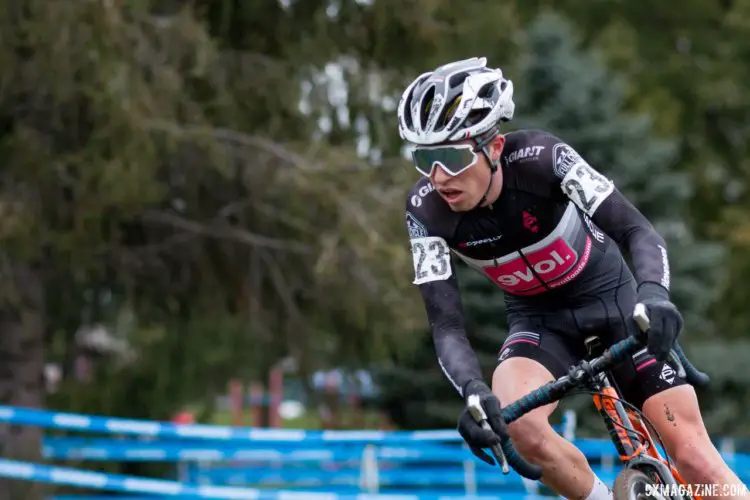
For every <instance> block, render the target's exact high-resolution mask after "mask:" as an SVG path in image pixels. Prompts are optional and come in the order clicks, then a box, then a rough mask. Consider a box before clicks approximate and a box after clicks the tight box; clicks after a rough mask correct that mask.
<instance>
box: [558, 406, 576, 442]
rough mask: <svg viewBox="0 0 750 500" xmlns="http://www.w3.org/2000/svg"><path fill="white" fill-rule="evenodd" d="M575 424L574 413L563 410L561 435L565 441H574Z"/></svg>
mask: <svg viewBox="0 0 750 500" xmlns="http://www.w3.org/2000/svg"><path fill="white" fill-rule="evenodd" d="M577 422H578V419H577V415H576V412H575V411H574V410H565V412H564V413H563V421H562V435H563V437H564V438H565V439H566V440H568V441H571V442H572V441H573V440H575V438H576V425H577Z"/></svg>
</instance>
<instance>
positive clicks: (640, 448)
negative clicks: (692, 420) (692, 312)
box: [468, 304, 709, 500]
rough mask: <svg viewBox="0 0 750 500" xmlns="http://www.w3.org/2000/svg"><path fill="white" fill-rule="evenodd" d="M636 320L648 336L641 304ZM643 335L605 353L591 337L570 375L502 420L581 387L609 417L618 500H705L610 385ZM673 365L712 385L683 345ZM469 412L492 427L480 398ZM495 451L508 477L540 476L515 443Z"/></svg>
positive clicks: (682, 374) (530, 397)
mask: <svg viewBox="0 0 750 500" xmlns="http://www.w3.org/2000/svg"><path fill="white" fill-rule="evenodd" d="M634 318H635V320H636V322H637V323H638V325H639V326H640V328H641V330H642V331H643V332H646V331H648V328H649V321H648V316H647V314H646V309H645V307H643V306H642V304H638V305H637V307H636V310H635V313H634ZM644 337H645V334H644V335H638V336H631V337H628V338H626V339H624V340H622V341H620V342H617V343H616V344H613V345H612V346H610V348H609V349H605V350H603V351H601V343H600V341H599V339H598V337H595V336H594V337H588V338H587V339H586V340H585V345H586V349H587V353H588V355H587V357H586V359H584V360H583V361H581V362H580V363H578V364H577V365H575V366H573V367H571V368H570V370H569V373H568V375H564V376H562V377H560V378H559V379H557V380H555V381H552V382H550V383H548V384H546V385H544V386H542V387H539V388H538V389H536V390H534V391H532V392H531V393H529V394H527V395H526V396H524V397H523V398H521V399H519V400H518V401H516V402H514V403H511V404H510V405H508V406H506V407H505V408H503V410H502V411H503V417H504V418H505V421H506V423H508V424H510V423H512V422H514V421H515V420H518V419H519V418H521V417H522V416H523V415H525V414H526V413H529V412H530V411H532V410H534V409H536V408H539V407H542V406H545V405H547V404H550V403H554V402H556V401H559V400H560V399H562V398H564V397H566V396H568V395H570V393H571V392H572V391H574V390H576V389H579V390H580V389H582V390H583V391H584V392H587V393H590V394H592V395H593V400H594V405H595V406H596V408H597V410H598V411H599V413H600V414H601V415H602V418H603V419H604V422H605V425H606V426H607V430H608V431H609V435H610V438H611V439H612V442H613V443H614V445H615V448H616V449H617V452H618V454H619V456H620V461H621V462H622V464H623V466H624V467H623V470H622V471H620V473H619V474H618V475H617V477H616V478H615V483H614V487H613V495H614V498H615V500H636V499H641V498H645V497H647V496H648V497H657V498H658V497H662V498H670V499H674V500H679V499H683V498H684V499H685V500H687V499H689V498H692V499H695V500H701V497H699V496H697V495H695V496H690V492H689V489H688V488H687V487H686V483H685V481H683V479H682V477H681V476H680V473H679V472H678V471H677V469H676V468H675V466H674V465H673V464H672V461H671V459H670V458H669V455H668V454H666V453H665V455H664V456H662V454H661V453H660V452H659V450H658V448H657V447H656V444H655V442H654V439H653V438H652V436H651V433H649V431H648V429H647V427H646V425H645V424H646V423H648V424H649V426H650V427H651V428H652V429H653V430H654V433H655V434H656V437H657V439H658V441H659V442H660V443H661V438H660V436H659V435H658V432H657V431H656V429H655V428H654V426H653V425H651V423H650V422H649V420H648V418H646V416H645V415H644V414H643V413H642V412H641V411H640V410H639V409H638V408H636V407H634V406H632V405H630V404H629V403H627V402H626V401H624V400H623V399H622V398H621V395H620V392H619V390H618V389H617V387H616V386H614V385H613V384H612V383H611V380H612V379H613V377H612V375H611V373H610V370H611V368H613V367H614V366H615V365H617V364H618V363H620V362H622V361H624V360H626V359H627V357H628V356H630V355H632V354H634V353H635V352H636V351H637V350H639V349H642V348H643V347H644V344H643V341H644V340H645V338H644ZM669 362H670V364H671V365H672V367H673V368H674V369H675V371H676V372H677V374H678V375H679V376H680V377H682V378H684V379H685V380H687V381H688V383H690V384H691V385H693V386H696V387H704V386H706V385H707V384H708V383H709V377H708V375H706V374H705V373H703V372H701V371H699V370H698V369H697V368H695V366H693V364H692V363H690V361H689V360H688V359H687V357H686V355H685V353H684V352H683V350H682V348H681V347H680V346H679V345H678V344H675V347H674V348H673V349H672V351H671V353H670V356H669ZM468 408H469V411H470V412H471V413H472V416H473V417H474V418H475V419H476V420H477V422H479V423H480V425H481V426H482V427H483V428H485V429H490V426H489V423H488V422H487V420H486V415H485V414H484V410H483V409H482V407H481V405H480V404H479V397H478V396H474V397H473V399H472V397H470V398H469V401H468ZM490 430H491V429H490ZM665 451H666V450H665ZM492 452H493V454H494V455H495V458H496V460H497V462H498V464H500V466H501V468H502V471H503V473H504V474H508V472H509V471H510V468H509V465H510V467H512V468H513V469H514V470H516V472H518V473H519V474H520V475H521V476H523V477H526V478H527V479H531V480H534V481H536V480H539V479H540V478H541V475H542V471H541V468H540V467H539V466H537V465H533V464H530V463H528V462H527V461H526V460H524V459H523V458H522V457H521V456H520V455H519V454H518V452H517V451H516V450H515V448H514V447H513V444H512V443H511V441H510V440H504V441H503V442H502V443H500V444H499V445H496V446H494V447H493V448H492ZM657 485H659V486H657ZM660 488H664V489H666V491H668V492H669V493H668V494H667V495H666V496H665V495H661V494H660V492H661V491H664V490H662V489H660ZM683 492H687V496H683V495H682V493H683Z"/></svg>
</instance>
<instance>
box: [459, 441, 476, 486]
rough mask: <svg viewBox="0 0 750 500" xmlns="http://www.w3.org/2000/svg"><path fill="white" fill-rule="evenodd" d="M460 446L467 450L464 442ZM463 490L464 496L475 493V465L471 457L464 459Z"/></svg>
mask: <svg viewBox="0 0 750 500" xmlns="http://www.w3.org/2000/svg"><path fill="white" fill-rule="evenodd" d="M461 447H462V448H463V449H464V450H467V451H468V450H469V447H468V446H467V445H466V443H464V444H463V445H462V446H461ZM464 490H465V491H466V496H473V495H476V494H477V465H476V463H474V460H473V459H472V458H467V459H465V460H464Z"/></svg>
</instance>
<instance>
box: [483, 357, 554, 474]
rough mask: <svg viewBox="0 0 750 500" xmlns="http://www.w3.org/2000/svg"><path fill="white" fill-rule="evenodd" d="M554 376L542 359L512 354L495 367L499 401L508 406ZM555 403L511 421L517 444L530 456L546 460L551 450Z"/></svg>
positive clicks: (494, 380) (495, 384) (526, 456)
mask: <svg viewBox="0 0 750 500" xmlns="http://www.w3.org/2000/svg"><path fill="white" fill-rule="evenodd" d="M552 380H554V377H553V376H552V374H551V373H550V372H549V370H547V369H546V368H545V367H544V366H542V365H541V364H540V363H539V362H537V361H534V360H532V359H528V358H522V357H517V358H510V359H506V360H505V361H503V362H502V363H500V365H498V367H497V368H496V369H495V373H494V375H493V377H492V390H493V392H494V393H495V395H496V396H497V397H498V399H500V404H501V405H503V406H507V405H508V404H510V403H513V402H514V401H516V400H518V399H520V398H521V397H523V396H525V395H527V394H529V393H530V392H531V391H533V390H534V389H537V388H538V387H541V386H542V385H544V384H546V383H547V382H550V381H552ZM556 406H557V403H552V404H549V405H547V406H543V407H541V408H537V409H536V410H533V411H531V412H529V413H527V414H526V415H524V416H523V417H521V418H520V419H518V420H516V421H515V422H512V423H511V424H509V425H508V433H509V434H510V437H511V439H512V441H513V444H514V446H515V447H516V449H517V450H518V452H519V453H520V454H521V455H522V456H523V457H525V458H526V459H527V460H530V461H532V462H535V463H544V462H545V461H546V460H545V459H546V458H547V456H549V455H551V454H552V451H553V450H550V449H549V441H550V439H549V438H550V436H551V435H552V434H554V433H555V430H554V429H553V428H552V426H551V425H550V423H549V416H550V415H551V414H552V412H553V411H554V410H555V407H556Z"/></svg>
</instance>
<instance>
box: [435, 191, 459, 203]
mask: <svg viewBox="0 0 750 500" xmlns="http://www.w3.org/2000/svg"><path fill="white" fill-rule="evenodd" d="M462 194H463V193H462V192H461V191H459V190H458V189H441V190H440V195H441V196H442V197H443V199H444V200H445V201H447V202H448V203H455V202H457V201H458V200H459V199H460V198H461V195H462Z"/></svg>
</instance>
